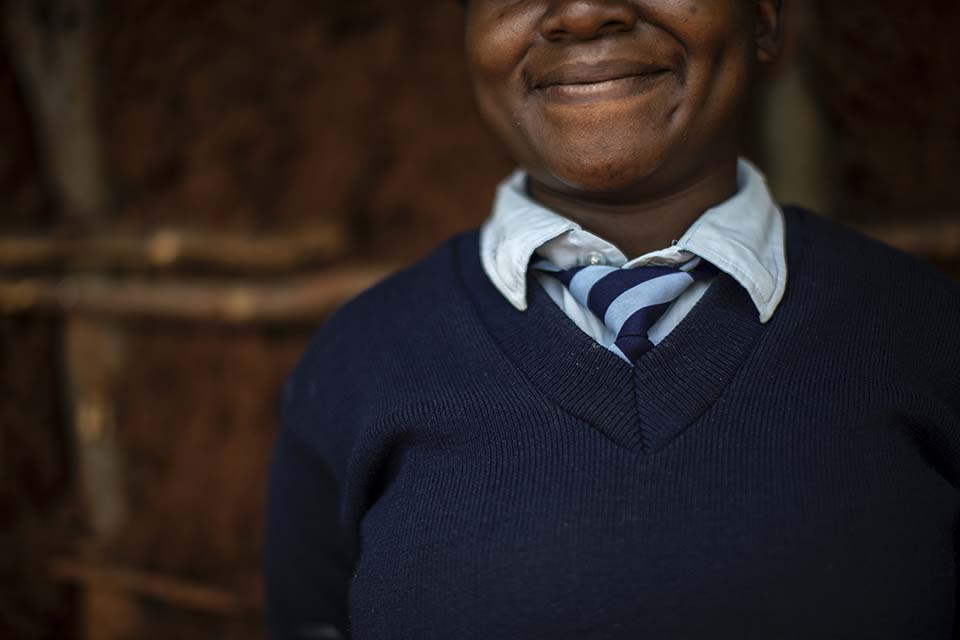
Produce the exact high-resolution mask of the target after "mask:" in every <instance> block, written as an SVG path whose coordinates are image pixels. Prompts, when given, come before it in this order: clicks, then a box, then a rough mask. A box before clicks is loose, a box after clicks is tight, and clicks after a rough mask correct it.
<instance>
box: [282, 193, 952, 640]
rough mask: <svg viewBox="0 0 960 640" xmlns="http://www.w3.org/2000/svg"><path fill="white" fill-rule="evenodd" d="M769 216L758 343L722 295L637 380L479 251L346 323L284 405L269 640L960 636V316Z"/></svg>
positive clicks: (911, 284)
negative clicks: (784, 262) (778, 271)
mask: <svg viewBox="0 0 960 640" xmlns="http://www.w3.org/2000/svg"><path fill="white" fill-rule="evenodd" d="M786 218H787V258H788V271H789V281H788V285H787V291H786V295H785V297H784V299H783V302H782V303H781V305H780V307H779V308H778V310H777V313H776V314H775V315H774V316H773V318H772V320H770V322H768V323H767V324H761V323H760V322H759V320H758V318H757V312H756V309H755V307H754V306H753V305H752V303H751V302H750V299H749V297H748V296H747V294H746V292H745V291H744V290H743V289H742V288H741V287H740V286H739V285H738V284H737V283H736V282H735V281H734V280H733V279H731V278H729V277H727V276H726V275H724V274H721V275H720V276H719V277H718V278H717V280H716V281H714V283H713V284H712V285H711V287H710V288H709V289H708V291H707V293H706V294H705V295H704V297H703V298H702V299H701V300H700V301H699V302H698V303H697V305H696V306H695V307H694V309H693V310H692V311H691V312H690V313H689V314H688V315H687V317H686V318H685V319H684V320H683V321H682V322H681V324H680V325H679V326H678V327H677V328H676V329H675V330H674V331H673V332H672V333H671V334H670V335H669V336H668V337H667V338H666V339H665V340H664V341H663V342H662V343H661V344H660V345H659V346H657V347H656V348H655V349H654V350H653V351H651V352H649V353H648V354H646V355H645V356H643V358H642V359H641V360H640V361H639V363H638V365H637V366H636V367H635V368H634V367H631V366H630V365H628V364H627V363H626V362H624V361H623V360H621V359H620V358H618V357H617V356H616V355H615V354H613V353H612V352H610V351H608V350H607V349H604V348H603V347H601V346H600V345H598V344H597V343H596V342H594V341H593V340H592V339H591V338H590V337H589V336H587V335H586V334H584V333H583V332H582V331H580V329H578V328H577V327H576V325H574V324H573V322H572V321H571V320H570V319H569V318H568V317H567V316H565V315H564V314H563V312H562V311H561V310H560V309H559V308H558V307H557V306H556V305H555V304H554V303H553V302H552V301H551V300H550V298H549V297H548V296H547V294H546V292H544V290H543V289H542V288H541V287H540V286H539V285H538V284H537V283H536V280H535V279H534V278H532V277H528V283H527V287H528V292H529V296H530V300H529V303H530V304H529V307H528V309H527V310H526V311H518V310H517V309H515V308H514V307H513V306H512V305H510V303H509V302H508V301H507V300H505V299H504V298H503V296H502V295H501V294H500V293H499V292H498V291H497V290H496V289H495V288H494V286H493V285H492V283H491V282H490V281H489V279H488V278H487V276H486V274H485V273H484V271H483V269H482V267H481V264H480V257H479V247H478V233H477V231H476V230H471V231H467V232H464V233H461V234H458V235H456V236H454V237H452V238H451V239H449V240H448V241H447V242H445V243H444V244H442V245H441V246H439V247H438V248H437V249H436V250H434V251H433V252H432V253H431V254H430V255H429V256H427V257H426V258H424V259H423V260H421V261H420V262H418V263H416V264H414V265H413V266H411V267H409V268H406V269H404V270H403V271H401V272H399V273H397V274H395V275H393V276H391V277H389V278H388V279H386V280H385V281H383V282H381V283H380V284H378V285H376V286H374V287H372V288H370V289H368V290H366V291H365V292H363V293H362V294H360V295H359V296H357V297H355V298H353V299H352V300H351V301H350V302H348V303H347V304H345V305H344V306H342V307H341V308H340V309H339V310H338V311H337V312H336V313H334V314H333V315H332V316H331V317H330V318H329V319H328V320H327V321H326V322H325V323H324V324H323V326H322V327H321V328H320V330H319V332H318V333H317V335H316V336H315V338H314V340H313V341H312V343H311V345H310V347H309V348H308V350H307V352H306V354H305V355H304V356H303V359H302V361H301V362H300V364H299V365H298V367H297V368H296V370H295V371H294V372H293V374H292V375H291V377H290V378H289V380H288V383H287V385H286V387H285V391H284V395H283V401H282V407H283V428H282V430H281V433H280V435H279V438H278V442H277V445H276V451H275V457H274V464H273V470H272V476H271V487H270V497H269V504H268V518H267V545H266V560H267V561H266V584H267V604H268V614H269V619H270V624H271V628H272V632H273V636H274V638H276V639H278V640H279V639H282V638H334V637H338V636H337V634H336V633H334V632H333V629H339V630H340V631H341V632H342V633H343V636H344V637H347V636H349V635H352V637H354V638H360V639H379V638H414V639H432V638H438V639H439V638H444V639H458V638H476V639H484V640H486V639H494V638H496V639H500V638H529V639H538V638H550V639H553V638H578V639H579V638H597V639H600V638H605V639H607V638H608V639H621V638H624V639H625V638H630V639H635V638H654V639H659V638H682V639H696V638H712V639H716V638H763V639H770V638H778V639H783V638H803V639H810V638H871V639H883V638H890V639H893V638H897V639H901V638H931V639H946V638H951V637H960V636H958V635H957V634H958V631H957V629H958V627H957V625H956V624H955V619H956V617H957V616H956V610H957V593H958V563H957V555H956V547H957V544H958V541H960V540H958V536H957V517H958V514H960V500H958V498H960V495H958V486H960V292H958V289H957V288H956V286H955V285H953V284H952V283H950V282H948V281H947V280H946V279H945V278H943V277H941V276H939V275H937V274H936V273H935V272H934V271H933V270H932V269H930V268H928V267H927V266H925V265H923V264H921V263H920V262H918V261H916V260H914V259H912V258H910V257H907V256H906V255H904V254H902V253H900V252H897V251H895V250H893V249H890V248H888V247H885V246H883V245H881V244H879V243H876V242H874V241H871V240H868V239H866V238H865V237H863V236H861V235H859V234H856V233H854V232H852V231H850V230H847V229H845V228H843V227H840V226H838V225H836V224H834V223H831V222H828V221H826V220H824V219H822V218H820V217H818V216H816V215H814V214H812V213H809V212H805V211H802V210H799V209H787V211H786Z"/></svg>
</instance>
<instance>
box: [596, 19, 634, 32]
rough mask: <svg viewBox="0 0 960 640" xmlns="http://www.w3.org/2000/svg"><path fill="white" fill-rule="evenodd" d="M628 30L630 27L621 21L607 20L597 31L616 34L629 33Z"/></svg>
mask: <svg viewBox="0 0 960 640" xmlns="http://www.w3.org/2000/svg"><path fill="white" fill-rule="evenodd" d="M630 28H631V27H630V25H628V24H627V23H625V22H623V21H622V20H607V21H606V22H604V23H603V24H601V25H600V28H599V29H598V31H599V32H600V33H617V32H619V31H629V30H630Z"/></svg>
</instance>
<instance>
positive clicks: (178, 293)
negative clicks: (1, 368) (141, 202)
mask: <svg viewBox="0 0 960 640" xmlns="http://www.w3.org/2000/svg"><path fill="white" fill-rule="evenodd" d="M396 268H397V265H378V266H374V267H356V268H341V269H337V270H331V271H326V272H322V273H317V274H314V275H309V276H301V277H295V278H287V279H282V280H278V281H272V282H263V280H255V279H250V280H237V279H232V280H173V279H166V280H143V279H130V278H120V279H113V278H108V277H104V276H72V277H66V278H42V277H41V278H20V279H10V278H8V279H0V312H6V313H15V312H23V311H53V312H63V311H69V312H71V313H78V314H89V315H99V316H108V317H144V318H157V319H173V320H203V321H219V322H227V323H241V324H242V323H260V322H290V321H314V320H317V319H319V318H322V317H323V316H325V315H326V314H327V313H329V312H330V311H332V310H333V309H334V308H335V307H337V306H339V305H340V304H342V303H343V302H344V301H346V300H347V299H348V298H350V297H352V296H353V295H355V294H357V293H359V292H360V291H362V290H363V289H365V288H367V287H369V286H370V285H372V284H374V283H376V282H377V281H378V280H381V279H382V278H384V277H385V276H387V275H388V274H389V273H391V272H392V271H394V270H395V269H396Z"/></svg>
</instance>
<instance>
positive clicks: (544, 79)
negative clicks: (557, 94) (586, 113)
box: [530, 60, 672, 89]
mask: <svg viewBox="0 0 960 640" xmlns="http://www.w3.org/2000/svg"><path fill="white" fill-rule="evenodd" d="M671 70H672V69H671V68H670V67H669V66H667V65H664V64H658V63H650V62H639V61H632V60H609V61H603V62H598V63H593V64H586V63H567V64H563V65H560V66H557V67H553V68H551V69H548V70H546V71H544V72H543V73H542V74H531V75H530V86H531V88H532V89H548V88H550V87H562V86H575V85H594V84H600V83H606V82H610V81H614V80H623V79H626V78H643V77H649V76H656V75H662V74H664V73H667V72H670V71H671Z"/></svg>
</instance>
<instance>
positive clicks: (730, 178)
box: [527, 160, 737, 260]
mask: <svg viewBox="0 0 960 640" xmlns="http://www.w3.org/2000/svg"><path fill="white" fill-rule="evenodd" d="M527 189H528V190H529V192H530V195H531V196H532V197H533V198H534V199H536V200H538V201H539V202H540V203H542V204H543V205H544V206H546V207H548V208H550V209H552V210H553V211H556V212H557V213H559V214H560V215H562V216H564V217H566V218H569V219H570V220H573V221H574V222H576V223H577V224H579V225H580V226H581V227H583V228H584V229H586V230H587V231H590V232H591V233H593V234H596V235H597V236H599V237H601V238H603V239H604V240H607V241H608V242H611V243H613V244H614V245H616V246H617V247H618V248H619V249H620V250H621V251H623V253H624V254H625V255H626V256H627V259H628V260H629V259H633V258H635V257H637V256H641V255H643V254H645V253H649V252H650V251H656V250H657V249H662V248H664V247H667V246H669V245H670V243H671V242H672V241H673V240H676V239H678V238H680V236H682V235H683V234H684V232H686V230H687V229H688V228H690V225H692V224H693V222H694V221H695V220H696V219H697V218H699V217H700V215H701V214H703V212H704V211H706V210H707V209H709V208H711V207H713V206H715V205H717V204H719V203H721V202H723V201H724V200H727V199H728V198H730V197H731V196H733V195H734V194H735V193H736V191H737V163H736V161H735V160H734V161H733V162H727V163H724V164H723V165H720V166H717V167H713V168H712V169H711V170H708V171H706V172H705V173H703V174H701V175H698V176H696V177H695V178H694V179H693V180H690V181H688V182H687V183H686V184H683V185H681V186H679V187H678V188H675V189H673V190H671V191H669V192H666V193H662V194H660V195H658V196H657V197H654V198H652V199H649V200H645V201H643V202H634V203H629V204H609V203H603V202H597V201H595V200H590V199H588V198H584V197H582V196H581V195H578V194H576V193H563V192H559V191H556V190H553V189H551V188H549V187H546V186H544V185H543V184H541V183H539V182H536V181H534V180H533V179H531V180H529V182H528V186H527Z"/></svg>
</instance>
